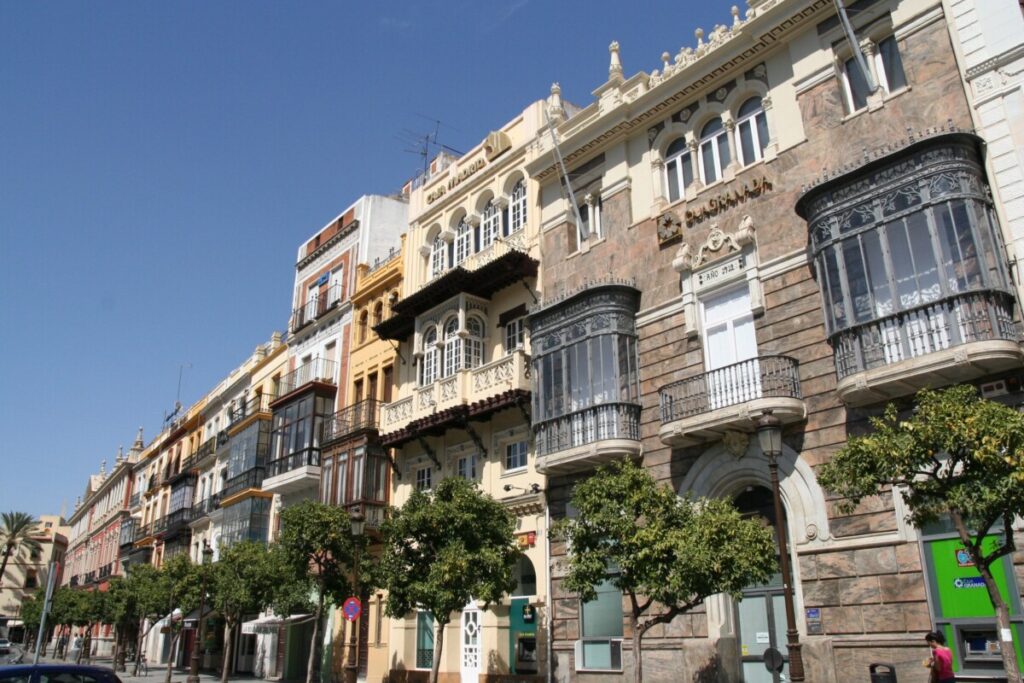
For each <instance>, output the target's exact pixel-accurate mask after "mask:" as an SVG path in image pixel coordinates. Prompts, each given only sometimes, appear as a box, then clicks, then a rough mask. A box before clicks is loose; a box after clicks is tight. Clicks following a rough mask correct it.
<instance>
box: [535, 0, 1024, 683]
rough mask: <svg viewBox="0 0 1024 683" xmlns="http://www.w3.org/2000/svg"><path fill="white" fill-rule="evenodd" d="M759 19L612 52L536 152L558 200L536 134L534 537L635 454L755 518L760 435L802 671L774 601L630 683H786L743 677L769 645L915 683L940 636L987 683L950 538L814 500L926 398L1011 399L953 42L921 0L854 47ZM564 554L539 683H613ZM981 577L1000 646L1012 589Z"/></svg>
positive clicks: (810, 666)
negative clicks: (885, 414) (775, 496)
mask: <svg viewBox="0 0 1024 683" xmlns="http://www.w3.org/2000/svg"><path fill="white" fill-rule="evenodd" d="M750 5H751V8H750V10H749V11H748V12H747V13H746V14H745V16H740V14H739V12H738V10H735V9H734V10H733V19H732V22H731V23H730V25H722V26H717V27H716V28H715V29H714V30H713V31H711V32H709V33H708V34H704V32H703V31H698V32H697V45H696V46H695V47H684V48H683V49H682V50H680V52H679V53H678V54H676V55H670V54H668V53H666V54H665V55H663V56H662V64H661V65H660V66H659V68H658V69H655V70H653V71H652V72H650V73H644V72H640V73H638V74H636V75H634V76H632V77H629V78H626V76H625V74H624V72H623V69H622V64H621V58H620V54H619V46H618V45H617V44H614V43H613V44H612V46H611V48H610V50H611V63H610V68H609V77H608V80H607V81H606V82H605V83H604V84H603V85H601V86H600V87H598V88H597V90H595V96H596V100H595V101H594V102H593V103H592V104H590V105H589V106H587V107H586V108H584V109H583V110H582V111H580V112H579V113H577V114H575V115H574V116H572V117H570V118H568V119H567V120H566V121H564V122H562V123H560V124H559V125H558V127H557V130H556V133H557V139H558V151H559V152H560V154H561V156H562V157H563V158H564V160H565V164H566V166H567V168H568V176H569V181H568V183H566V182H563V180H562V177H561V173H560V169H559V164H558V159H557V157H558V155H557V154H556V150H555V149H554V146H553V144H552V143H551V142H550V139H546V138H540V139H539V146H540V151H539V153H538V155H537V157H536V158H535V159H534V160H533V161H531V163H530V164H529V165H528V167H527V171H528V173H529V175H530V177H531V178H532V179H533V181H534V182H535V183H536V184H537V186H538V187H539V203H540V212H541V224H542V244H543V248H542V251H543V254H544V258H543V260H542V267H541V273H542V275H541V282H542V283H543V287H542V291H543V298H542V301H541V302H540V304H539V305H537V306H536V307H535V308H533V309H532V310H531V313H530V315H529V325H530V328H531V334H532V337H533V340H534V341H533V349H534V353H533V358H532V363H533V368H534V373H533V375H534V381H535V384H534V391H535V396H534V415H533V423H532V430H533V435H534V438H535V439H536V440H537V449H538V453H537V462H538V467H540V468H542V469H543V470H544V471H546V472H547V474H548V491H549V503H550V513H551V515H552V517H554V518H559V517H563V516H565V515H567V514H571V510H569V509H568V508H567V503H568V499H569V498H570V496H571V490H572V485H573V483H574V482H576V481H578V480H579V479H580V478H582V477H586V476H588V474H589V473H590V472H591V471H592V468H593V466H594V465H595V464H600V463H607V462H611V461H614V460H618V459H623V458H640V459H641V460H642V462H643V464H644V466H645V467H647V468H649V469H650V470H651V471H652V473H654V474H655V476H656V477H657V478H658V479H659V480H660V481H663V482H666V483H668V484H669V485H670V486H671V487H672V488H673V489H675V490H677V491H678V492H679V493H680V495H686V494H689V495H695V496H716V497H721V496H724V497H729V498H731V499H732V500H734V501H735V503H736V504H737V506H739V507H740V508H741V509H742V510H743V511H744V512H747V513H750V514H760V515H762V516H765V517H767V518H768V519H772V518H773V511H774V505H773V503H772V490H771V489H772V486H771V480H770V476H769V475H770V473H769V468H768V459H767V457H766V456H765V455H764V454H763V453H762V452H761V450H760V447H759V445H758V442H757V439H756V438H752V434H753V432H754V430H755V428H756V424H757V421H758V420H759V419H760V418H761V417H762V416H764V415H765V414H766V413H767V414H770V415H772V416H774V417H775V418H778V419H779V420H780V421H781V423H782V425H783V448H782V456H781V457H780V460H779V467H780V470H781V473H780V476H781V486H780V488H781V497H782V500H783V505H784V508H785V510H784V514H785V519H786V531H787V538H788V539H789V545H788V548H785V550H786V552H787V553H788V555H789V556H790V558H791V560H792V563H791V564H792V566H793V579H792V591H791V596H792V597H791V599H792V604H793V607H794V610H793V611H794V623H793V624H792V625H791V626H792V628H793V629H795V631H796V633H797V634H798V636H799V641H800V643H801V644H802V648H800V649H799V650H797V649H796V648H794V650H793V652H790V650H789V648H788V646H787V634H786V631H787V629H788V628H790V624H787V621H788V620H787V617H786V614H785V612H786V609H785V607H786V603H787V601H788V600H787V598H788V597H789V596H787V592H788V591H786V590H785V589H784V585H783V582H782V580H781V576H778V577H776V579H775V580H774V581H772V582H770V583H769V584H768V585H764V586H751V587H749V589H748V590H746V591H745V592H744V599H743V600H742V601H739V602H735V601H733V600H731V599H729V598H728V597H721V596H720V597H715V598H713V599H711V600H708V601H707V602H706V604H705V605H704V607H703V609H700V610H697V611H695V612H694V613H693V614H688V615H684V616H680V617H677V618H676V619H675V620H673V621H672V622H671V623H670V624H666V625H665V626H664V627H658V628H656V629H653V630H652V631H651V632H649V633H648V634H647V635H646V636H645V639H644V642H645V649H644V657H645V659H644V673H645V677H646V678H647V679H648V680H664V681H669V680H691V679H692V680H729V681H733V680H735V681H740V680H742V681H748V682H749V681H773V680H774V681H778V680H782V678H781V676H780V675H778V674H773V673H770V672H768V671H767V670H766V668H765V666H764V663H763V655H764V653H765V651H766V650H767V649H768V648H775V649H777V650H779V651H780V652H781V653H782V655H783V658H784V669H783V672H782V675H783V676H785V680H790V678H791V677H792V676H793V675H794V674H797V675H798V676H799V673H800V672H799V671H798V669H799V668H801V667H800V664H802V668H803V670H804V672H803V675H804V677H805V680H809V681H812V680H813V681H825V682H827V681H846V680H861V679H866V677H867V675H868V672H867V663H868V662H894V663H896V664H897V666H898V668H899V670H900V672H899V678H900V680H904V679H905V680H909V681H917V680H920V681H924V680H926V677H927V671H926V670H924V669H922V668H921V667H920V660H921V655H920V653H921V642H922V636H923V634H924V633H925V632H926V631H928V630H931V629H933V628H936V627H938V628H940V629H943V630H944V631H946V633H947V635H948V637H949V641H950V644H951V647H952V648H953V651H954V657H955V660H956V666H957V668H958V672H959V674H960V675H965V674H970V675H977V676H980V677H982V678H984V677H986V676H997V675H998V673H999V668H1000V663H999V661H998V659H999V658H998V654H995V653H993V650H992V643H993V640H994V635H995V634H994V624H995V622H994V618H992V616H991V614H988V615H986V614H985V613H984V612H983V611H981V612H979V611H977V609H975V607H976V606H972V607H971V608H970V609H967V610H966V611H963V610H961V611H958V609H959V608H958V607H956V600H953V601H952V602H951V601H950V600H949V590H948V589H947V587H946V586H945V584H944V583H943V582H944V581H945V578H943V577H947V576H949V572H950V571H954V572H955V571H956V563H955V561H954V557H953V556H954V553H953V552H952V551H951V550H950V549H949V547H950V546H951V545H955V542H954V541H951V540H950V538H951V536H950V534H949V533H947V532H948V529H942V528H938V529H928V530H919V529H915V528H913V527H912V526H910V525H909V524H908V523H907V522H906V521H905V516H906V510H905V507H904V506H903V503H902V500H901V498H900V496H899V495H898V494H897V495H894V494H893V493H892V492H885V493H882V494H881V495H879V496H878V497H877V498H875V499H872V500H870V501H865V502H864V503H863V504H862V505H861V506H860V507H859V508H858V509H856V510H855V511H854V512H853V513H850V514H844V513H842V512H840V510H839V509H838V507H837V503H838V501H836V500H833V499H832V498H831V497H830V495H829V494H828V493H827V492H825V491H823V490H822V489H821V487H820V486H819V485H818V484H817V481H816V477H815V468H816V467H817V466H818V465H820V464H822V463H824V462H826V461H827V460H828V459H829V457H830V456H831V454H832V453H834V452H835V451H836V450H837V449H838V448H840V447H841V446H842V445H843V444H844V443H845V442H846V440H847V438H848V435H852V434H858V433H862V432H863V431H864V430H865V429H867V428H868V425H867V423H866V420H867V418H868V417H869V416H872V415H877V414H879V413H880V411H881V410H882V408H883V407H884V405H885V402H886V401H888V400H892V399H896V400H901V401H904V403H907V402H908V401H909V400H910V399H911V398H912V395H913V393H914V392H915V391H916V390H917V389H919V388H921V387H924V386H933V387H938V386H943V385H948V384H951V383H954V382H962V381H967V382H974V383H976V384H978V385H979V386H981V387H982V389H983V391H984V392H985V393H986V395H990V396H994V397H996V398H997V399H998V400H1003V401H1006V402H1009V403H1012V404H1014V405H1016V404H1019V403H1020V402H1021V398H1022V397H1021V394H1020V373H1021V361H1022V359H1024V356H1022V355H1021V348H1020V340H1021V337H1020V328H1019V319H1020V318H1019V308H1018V306H1017V302H1016V297H1015V293H1014V287H1013V283H1012V282H1011V280H1010V277H1009V271H1008V266H1007V252H1006V249H1005V246H1004V241H1005V240H1006V239H1007V237H1006V235H1005V234H1004V233H1003V230H1002V227H1001V226H1000V223H999V220H998V218H997V215H996V211H995V207H994V206H993V203H992V200H991V197H990V196H989V194H988V192H987V188H988V186H989V183H990V179H989V177H988V175H987V173H986V170H985V165H984V156H983V155H984V149H983V147H982V145H981V144H980V143H981V140H980V139H979V138H978V137H976V136H975V135H973V134H972V133H971V132H970V129H971V127H972V116H971V108H970V105H969V103H968V100H967V98H966V96H965V93H964V88H963V87H962V85H961V80H960V72H959V70H958V65H957V62H956V58H955V55H954V53H953V50H952V49H951V48H950V39H949V21H950V19H949V17H947V15H946V13H945V11H944V8H943V5H942V4H941V3H940V2H936V1H934V0H907V1H904V2H886V1H884V0H878V1H874V2H870V1H869V2H859V3H855V5H856V7H855V8H853V9H855V10H856V11H851V12H850V21H851V23H852V29H853V31H854V32H855V38H854V40H853V41H851V40H850V39H849V38H848V37H847V35H846V33H845V32H844V29H843V26H842V23H841V22H840V20H839V17H837V15H836V6H835V4H834V3H831V2H826V1H820V2H814V1H812V2H795V1H794V2H787V1H786V0H781V1H779V2H770V1H769V2H751V3H750ZM851 44H852V45H854V46H855V47H851ZM855 49H856V50H862V51H863V54H864V55H865V60H864V64H865V66H866V67H867V69H868V75H867V76H865V73H864V71H863V70H862V69H861V66H860V64H859V60H858V59H857V58H856V55H855V53H854V50H855ZM566 186H568V187H569V188H571V189H572V192H571V193H570V192H568V191H567V189H566ZM571 198H572V199H571ZM573 199H574V200H575V204H576V206H575V207H574V206H573V205H572V204H573ZM637 264H643V267H638V266H637ZM538 340H542V341H538ZM947 551H948V552H947ZM565 552H566V549H565V548H564V547H561V546H558V545H552V555H553V558H552V569H551V571H552V589H551V591H552V600H553V603H554V609H553V613H554V618H553V621H552V633H553V650H554V662H553V668H554V672H555V678H556V680H559V681H570V680H618V679H619V678H621V676H622V675H623V673H625V672H628V671H630V669H631V667H632V656H633V653H632V652H631V649H630V643H629V634H628V633H627V632H626V629H627V628H628V623H626V622H625V620H624V619H623V609H622V596H621V595H620V594H619V593H618V592H617V591H615V590H614V588H613V587H611V584H606V585H605V586H604V587H602V588H601V589H600V590H599V597H598V599H597V600H595V601H593V602H591V603H586V604H583V603H581V602H580V601H579V600H578V598H576V597H575V596H574V595H572V594H568V593H566V592H565V591H564V590H562V589H561V588H560V587H559V584H560V578H561V577H562V576H563V575H564V572H565V566H566V564H565V562H566V557H565ZM950 562H952V563H953V567H952V568H951V567H950ZM1002 570H1003V571H1004V572H1005V576H1006V577H1007V578H1006V588H1007V591H1008V593H1009V595H1010V596H1011V602H1012V603H1013V607H1012V608H1011V609H1012V611H1013V614H1014V615H1015V616H1014V620H1015V621H1014V623H1015V627H1014V628H1015V638H1019V637H1020V633H1018V632H1017V631H1018V630H1019V628H1020V622H1019V621H1018V619H1019V617H1020V615H1021V612H1020V599H1019V596H1020V589H1019V586H1020V585H1021V581H1020V577H1021V567H1020V566H1019V565H1017V564H1014V562H1013V561H1011V560H1010V559H1007V560H1006V561H1005V562H1004V566H1003V567H1002ZM960 571H963V569H962V568H961V569H960ZM961 585H965V584H963V583H962V582H961ZM951 586H952V584H951ZM972 610H973V611H972Z"/></svg>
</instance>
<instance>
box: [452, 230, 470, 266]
mask: <svg viewBox="0 0 1024 683" xmlns="http://www.w3.org/2000/svg"><path fill="white" fill-rule="evenodd" d="M472 255H473V226H472V225H470V224H469V223H468V222H467V221H466V219H462V220H461V221H459V224H458V226H456V228H455V263H454V265H456V266H457V265H459V264H460V263H462V262H463V261H465V260H466V259H468V258H469V257H470V256H472Z"/></svg>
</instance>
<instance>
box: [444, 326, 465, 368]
mask: <svg viewBox="0 0 1024 683" xmlns="http://www.w3.org/2000/svg"><path fill="white" fill-rule="evenodd" d="M461 356H462V337H460V336H459V319H458V318H456V317H454V316H453V317H451V318H449V319H448V322H446V323H445V325H444V359H443V366H444V367H443V369H442V371H441V376H442V377H451V376H452V375H454V374H455V372H456V371H457V370H458V369H459V359H460V358H461Z"/></svg>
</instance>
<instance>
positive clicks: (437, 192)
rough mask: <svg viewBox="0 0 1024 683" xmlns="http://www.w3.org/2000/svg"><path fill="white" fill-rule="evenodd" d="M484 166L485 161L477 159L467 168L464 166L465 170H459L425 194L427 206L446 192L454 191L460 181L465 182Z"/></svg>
mask: <svg viewBox="0 0 1024 683" xmlns="http://www.w3.org/2000/svg"><path fill="white" fill-rule="evenodd" d="M486 165H487V161H486V160H485V159H477V160H476V161H474V162H473V163H471V164H470V165H469V166H466V167H465V168H463V169H461V170H460V171H459V172H458V173H456V174H455V175H454V176H452V177H451V178H449V179H448V182H447V183H446V184H444V185H441V186H440V187H437V188H435V189H433V190H431V191H430V192H429V193H428V194H427V204H433V203H434V202H436V201H437V200H438V199H440V198H441V197H443V196H444V195H445V194H446V193H447V192H448V190H454V189H455V188H456V187H457V186H458V185H459V184H460V183H461V182H462V181H464V180H466V179H467V178H469V177H470V176H471V175H473V174H474V173H476V172H477V171H479V170H480V169H482V168H483V167H484V166H486Z"/></svg>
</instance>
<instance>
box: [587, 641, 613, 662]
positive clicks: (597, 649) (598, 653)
mask: <svg viewBox="0 0 1024 683" xmlns="http://www.w3.org/2000/svg"><path fill="white" fill-rule="evenodd" d="M582 649H583V668H584V669H611V668H612V646H611V643H610V642H608V641H607V640H599V641H596V642H591V641H583V648H582Z"/></svg>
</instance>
